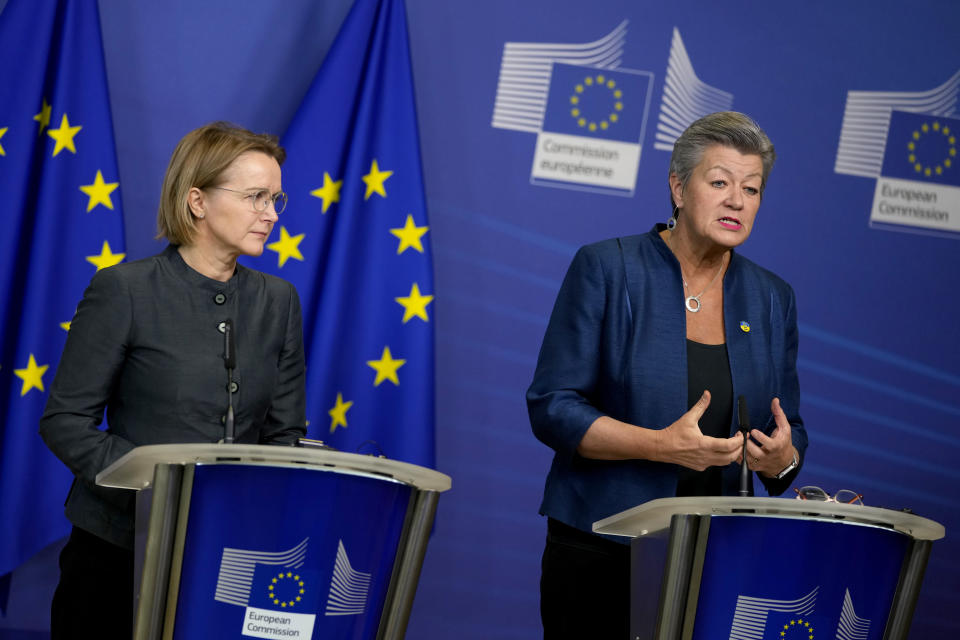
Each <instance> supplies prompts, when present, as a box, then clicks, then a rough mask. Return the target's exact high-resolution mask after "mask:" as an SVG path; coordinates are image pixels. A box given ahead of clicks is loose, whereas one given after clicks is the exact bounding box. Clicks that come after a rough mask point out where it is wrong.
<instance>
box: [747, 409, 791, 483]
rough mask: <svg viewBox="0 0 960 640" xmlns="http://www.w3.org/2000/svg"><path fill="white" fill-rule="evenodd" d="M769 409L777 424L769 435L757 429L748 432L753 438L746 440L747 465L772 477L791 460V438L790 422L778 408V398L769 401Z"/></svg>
mask: <svg viewBox="0 0 960 640" xmlns="http://www.w3.org/2000/svg"><path fill="white" fill-rule="evenodd" d="M770 411H771V413H773V420H774V422H776V424H777V426H776V428H775V429H774V430H773V433H771V434H770V435H769V436H767V435H765V434H764V433H763V432H762V431H760V430H758V429H754V430H753V431H751V432H750V437H751V438H752V439H753V440H748V441H747V465H748V466H749V467H750V468H751V469H753V470H754V471H756V472H758V473H762V474H763V475H765V476H767V477H771V478H772V477H774V476H776V475H777V474H778V473H780V472H781V471H783V470H784V469H786V467H787V465H788V464H790V462H791V461H792V460H793V438H792V437H791V434H790V422H789V421H788V420H787V416H786V414H785V413H784V412H783V409H781V408H780V399H779V398H774V399H773V401H772V402H771V403H770ZM754 440H755V441H756V442H754ZM757 443H759V444H757Z"/></svg>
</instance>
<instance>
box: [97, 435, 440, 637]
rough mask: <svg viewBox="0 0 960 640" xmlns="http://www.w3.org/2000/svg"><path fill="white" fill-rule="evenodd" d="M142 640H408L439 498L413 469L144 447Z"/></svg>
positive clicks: (303, 454) (114, 483)
mask: <svg viewBox="0 0 960 640" xmlns="http://www.w3.org/2000/svg"><path fill="white" fill-rule="evenodd" d="M97 484H99V485H102V486H107V487H117V488H125V489H136V490H138V494H137V532H136V566H137V573H136V581H137V582H136V584H137V585H138V587H139V588H138V589H137V599H136V605H135V608H136V622H135V629H134V638H136V639H137V640H145V639H151V640H152V639H158V638H164V639H174V640H190V639H192V638H202V639H204V640H209V639H210V638H229V637H235V638H325V639H326V638H351V639H354V638H357V639H359V638H370V639H371V640H373V639H377V640H380V639H394V638H402V637H403V636H404V633H405V631H406V625H407V621H408V618H409V614H410V608H411V606H412V604H413V596H414V594H415V592H416V585H417V581H418V579H419V576H420V568H421V563H422V561H423V556H424V553H425V552H426V545H427V540H428V536H429V533H430V529H431V526H432V524H433V519H434V515H435V511H436V505H437V499H438V497H439V494H440V493H442V492H444V491H446V490H448V489H449V488H450V478H449V477H448V476H446V475H444V474H442V473H439V472H436V471H433V470H430V469H425V468H423V467H418V466H416V465H412V464H406V463H403V462H397V461H393V460H387V459H383V458H375V457H371V456H361V455H355V454H349V453H340V452H336V451H325V450H315V449H306V448H294V447H280V446H262V445H229V446H224V445H217V444H174V445H152V446H145V447H139V448H137V449H134V450H133V451H131V452H129V453H127V454H126V455H125V456H123V457H122V458H120V459H119V460H117V461H116V462H115V463H114V464H112V465H110V466H109V467H108V468H107V469H105V470H104V471H102V472H101V473H100V474H98V475H97Z"/></svg>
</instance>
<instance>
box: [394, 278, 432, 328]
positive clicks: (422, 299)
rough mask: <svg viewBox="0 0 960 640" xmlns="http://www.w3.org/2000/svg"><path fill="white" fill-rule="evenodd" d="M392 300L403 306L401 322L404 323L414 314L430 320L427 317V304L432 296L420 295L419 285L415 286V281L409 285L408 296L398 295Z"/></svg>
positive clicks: (424, 319)
mask: <svg viewBox="0 0 960 640" xmlns="http://www.w3.org/2000/svg"><path fill="white" fill-rule="evenodd" d="M394 300H396V301H397V302H399V303H400V305H402V306H403V324H406V323H407V320H409V319H410V318H412V317H414V316H416V317H418V318H420V319H422V320H423V321H424V322H430V318H428V317H427V305H428V304H430V303H431V302H433V296H422V295H420V287H419V286H417V283H416V282H414V283H413V286H412V287H410V295H409V296H400V297H399V298H394Z"/></svg>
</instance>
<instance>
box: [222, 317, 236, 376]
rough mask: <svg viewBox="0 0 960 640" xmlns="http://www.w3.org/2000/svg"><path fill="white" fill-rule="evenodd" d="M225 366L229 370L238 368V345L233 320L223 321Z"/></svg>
mask: <svg viewBox="0 0 960 640" xmlns="http://www.w3.org/2000/svg"><path fill="white" fill-rule="evenodd" d="M223 366H224V367H226V368H227V369H236V368H237V345H236V342H234V337H233V320H231V319H230V318H227V319H226V320H224V321H223Z"/></svg>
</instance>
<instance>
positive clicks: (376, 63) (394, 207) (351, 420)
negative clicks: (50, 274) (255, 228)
mask: <svg viewBox="0 0 960 640" xmlns="http://www.w3.org/2000/svg"><path fill="white" fill-rule="evenodd" d="M283 144H284V146H285V147H286V149H287V154H288V156H287V161H286V163H285V164H284V166H283V184H284V190H285V191H286V192H287V193H288V194H289V196H290V204H289V206H288V207H287V210H286V211H285V212H284V213H283V215H282V216H281V217H280V220H279V222H278V223H277V227H279V229H274V236H273V237H272V238H271V239H272V240H273V241H272V242H268V243H267V247H266V249H267V250H265V251H264V255H263V256H261V257H260V258H259V259H257V260H255V261H252V263H251V264H252V266H254V267H255V268H257V269H260V270H263V271H268V272H272V273H275V274H277V275H279V276H280V277H282V278H285V279H287V280H289V281H291V282H293V283H294V285H296V287H297V289H298V291H299V293H300V298H301V301H302V303H303V317H304V339H305V342H306V349H307V419H308V423H309V434H310V436H311V437H313V438H316V439H320V440H323V441H325V442H327V443H328V444H330V445H332V446H334V447H336V448H338V449H340V450H343V451H347V452H360V453H371V454H381V453H382V454H383V455H386V456H387V457H389V458H393V459H398V460H403V461H405V462H411V463H414V464H421V465H425V466H433V464H434V403H433V397H434V391H433V389H434V359H433V321H434V318H433V304H432V303H433V273H432V266H431V255H430V243H429V238H430V235H429V226H428V224H427V218H426V207H425V204H424V195H423V180H422V174H421V169H420V146H419V141H418V133H417V124H416V112H415V109H414V94H413V80H412V76H411V71H410V56H409V45H408V40H407V24H406V14H405V9H404V5H403V2H402V1H400V0H357V1H356V2H355V4H354V6H353V7H352V8H351V10H350V13H349V15H348V16H347V19H346V21H345V22H344V26H343V27H342V28H341V30H340V33H339V34H338V35H337V38H336V40H335V41H334V44H333V46H332V47H331V49H330V52H329V53H328V54H327V58H326V60H325V61H324V63H323V66H322V68H321V69H320V71H319V72H318V74H317V77H316V78H315V79H314V82H313V84H312V85H311V87H310V89H309V91H308V92H307V95H306V98H305V99H304V101H303V104H302V105H301V107H300V109H299V111H298V112H297V114H296V116H295V117H294V120H293V122H292V123H291V125H290V128H289V129H288V130H287V133H286V135H285V136H284V138H283ZM278 232H279V235H278Z"/></svg>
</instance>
